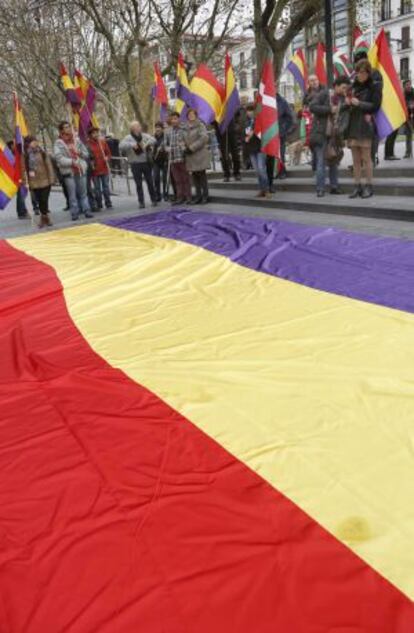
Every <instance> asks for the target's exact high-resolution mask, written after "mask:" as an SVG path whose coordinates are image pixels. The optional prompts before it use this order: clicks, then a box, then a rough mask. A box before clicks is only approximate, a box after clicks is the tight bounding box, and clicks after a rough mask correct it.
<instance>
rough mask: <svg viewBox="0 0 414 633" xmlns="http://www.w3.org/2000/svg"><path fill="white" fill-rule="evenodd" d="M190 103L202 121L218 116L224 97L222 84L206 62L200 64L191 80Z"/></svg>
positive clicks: (217, 117) (207, 122) (209, 121)
mask: <svg viewBox="0 0 414 633" xmlns="http://www.w3.org/2000/svg"><path fill="white" fill-rule="evenodd" d="M191 93H192V104H193V108H195V109H196V110H197V112H198V116H199V118H200V120H201V121H203V123H205V124H206V125H209V124H210V123H213V121H217V120H219V118H220V115H221V112H222V110H223V103H224V99H225V89H224V86H223V84H222V83H221V82H220V81H219V80H218V79H217V77H216V76H215V74H214V73H213V72H212V71H211V70H210V68H209V67H208V66H206V64H200V65H199V66H198V68H197V70H196V72H195V73H194V76H193V78H192V80H191Z"/></svg>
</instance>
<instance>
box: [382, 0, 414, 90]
mask: <svg viewBox="0 0 414 633" xmlns="http://www.w3.org/2000/svg"><path fill="white" fill-rule="evenodd" d="M378 5H379V6H378V7H377V25H378V27H379V28H381V27H383V28H384V30H385V33H386V35H387V38H388V43H389V44H390V47H391V50H392V54H393V59H394V64H395V68H396V69H397V72H398V73H399V75H400V78H401V80H402V81H404V80H406V79H414V76H413V70H414V49H413V37H414V1H412V0H381V2H379V3H378Z"/></svg>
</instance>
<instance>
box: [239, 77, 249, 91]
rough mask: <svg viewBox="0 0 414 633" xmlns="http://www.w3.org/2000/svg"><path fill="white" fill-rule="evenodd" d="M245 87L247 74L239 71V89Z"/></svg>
mask: <svg viewBox="0 0 414 633" xmlns="http://www.w3.org/2000/svg"><path fill="white" fill-rule="evenodd" d="M246 89H247V75H246V73H240V90H246Z"/></svg>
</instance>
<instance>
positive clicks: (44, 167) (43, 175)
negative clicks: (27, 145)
mask: <svg viewBox="0 0 414 633" xmlns="http://www.w3.org/2000/svg"><path fill="white" fill-rule="evenodd" d="M26 172H27V175H28V180H29V187H30V189H31V190H34V189H44V188H45V187H51V186H52V185H53V183H54V182H55V171H54V169H53V165H52V161H51V160H50V156H49V155H48V154H47V153H46V152H45V151H43V150H42V149H40V148H39V149H37V150H33V149H29V150H28V151H27V154H26Z"/></svg>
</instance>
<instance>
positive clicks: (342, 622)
mask: <svg viewBox="0 0 414 633" xmlns="http://www.w3.org/2000/svg"><path fill="white" fill-rule="evenodd" d="M412 261H413V244H412V242H409V241H407V240H398V239H394V238H384V237H378V236H369V235H359V234H356V233H347V232H345V231H342V230H337V229H329V230H327V229H326V228H325V227H323V228H320V227H316V226H306V225H303V224H298V225H296V224H292V223H288V222H281V221H276V220H271V219H269V218H266V219H260V218H248V217H245V216H243V217H241V216H240V217H239V216H237V215H228V214H223V215H221V214H218V213H212V212H211V211H209V212H192V211H183V210H176V211H174V212H160V213H155V214H149V215H146V216H140V217H135V218H129V219H124V220H122V219H116V220H112V221H111V222H110V223H108V224H106V225H105V224H89V225H84V226H77V227H75V228H71V229H67V230H61V231H53V232H50V233H47V234H42V235H36V236H35V237H33V236H26V237H21V238H17V239H13V240H9V241H4V240H3V241H0V359H1V362H0V472H1V477H0V500H1V506H0V507H1V509H0V592H1V601H0V631H2V633H3V632H5V633H61V632H62V633H63V632H67V633H71V632H73V633H91V632H95V631H96V632H97V633H98V632H99V633H115V632H118V631H119V632H122V633H130V632H131V633H132V632H135V631H137V632H138V631H139V632H141V631H142V632H143V633H195V632H197V633H230V632H234V633H236V632H237V633H252V632H257V633H276V632H277V633H279V632H280V633H331V632H332V633H333V632H335V633H339V632H341V633H357V632H358V633H412V631H413V630H414V606H413V602H412V600H413V598H414V572H413V570H414V549H413V547H412V543H413V540H414V521H413V507H414V491H413V473H414V453H413V445H414V430H413V418H414V383H413V380H412V375H413V367H414V282H413V274H412Z"/></svg>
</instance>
